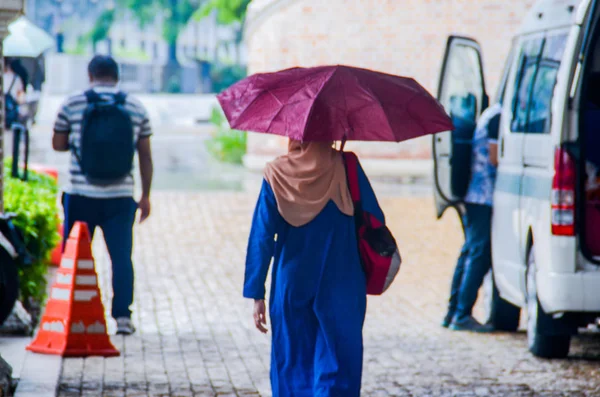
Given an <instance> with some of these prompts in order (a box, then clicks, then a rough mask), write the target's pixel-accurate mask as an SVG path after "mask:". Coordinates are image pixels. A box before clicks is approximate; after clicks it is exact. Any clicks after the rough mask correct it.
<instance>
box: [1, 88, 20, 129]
mask: <svg viewBox="0 0 600 397" xmlns="http://www.w3.org/2000/svg"><path fill="white" fill-rule="evenodd" d="M17 78H18V76H15V77H14V78H13V80H12V82H11V83H10V87H8V91H7V92H6V94H5V95H4V128H6V129H10V128H11V127H12V125H13V124H14V123H16V122H17V121H19V103H18V102H17V100H16V99H15V97H14V96H13V95H12V94H11V93H10V92H11V91H12V88H13V86H14V85H15V82H16V81H17Z"/></svg>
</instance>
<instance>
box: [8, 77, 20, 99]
mask: <svg viewBox="0 0 600 397" xmlns="http://www.w3.org/2000/svg"><path fill="white" fill-rule="evenodd" d="M17 77H19V76H17V74H16V73H15V76H14V77H13V79H12V82H11V83H10V86H9V87H8V91H6V93H7V94H10V95H12V94H11V93H10V92H11V91H12V89H13V87H14V86H15V83H16V82H17Z"/></svg>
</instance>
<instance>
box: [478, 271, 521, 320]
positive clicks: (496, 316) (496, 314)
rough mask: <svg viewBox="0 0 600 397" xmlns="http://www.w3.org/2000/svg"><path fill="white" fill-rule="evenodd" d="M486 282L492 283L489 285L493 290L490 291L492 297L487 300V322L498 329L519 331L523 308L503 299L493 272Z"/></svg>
mask: <svg viewBox="0 0 600 397" xmlns="http://www.w3.org/2000/svg"><path fill="white" fill-rule="evenodd" d="M486 282H489V283H490V284H491V286H490V287H489V289H490V290H491V292H489V294H490V298H489V299H487V302H486V303H487V305H488V307H487V313H488V319H487V324H490V325H492V326H493V327H494V329H495V330H498V331H505V332H515V331H517V330H518V329H519V320H520V319H521V308H520V307H518V306H515V305H513V304H512V303H510V302H508V301H506V300H504V299H502V297H501V296H500V293H499V292H498V288H497V287H496V283H495V281H494V276H493V274H491V275H490V277H489V280H486Z"/></svg>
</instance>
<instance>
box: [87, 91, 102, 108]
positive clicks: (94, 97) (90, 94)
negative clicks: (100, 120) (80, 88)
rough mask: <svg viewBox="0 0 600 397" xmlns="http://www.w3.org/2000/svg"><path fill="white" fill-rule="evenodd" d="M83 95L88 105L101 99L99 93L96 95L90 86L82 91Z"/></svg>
mask: <svg viewBox="0 0 600 397" xmlns="http://www.w3.org/2000/svg"><path fill="white" fill-rule="evenodd" d="M84 95H85V99H86V100H87V103H88V104H90V105H91V104H94V103H96V102H100V101H101V100H102V98H100V95H98V93H97V92H96V91H94V89H92V88H90V89H89V90H87V91H86V92H84Z"/></svg>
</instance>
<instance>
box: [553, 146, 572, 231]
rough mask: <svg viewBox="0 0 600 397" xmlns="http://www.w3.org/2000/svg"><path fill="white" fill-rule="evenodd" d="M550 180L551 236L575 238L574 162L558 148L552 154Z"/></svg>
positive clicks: (564, 151)
mask: <svg viewBox="0 0 600 397" xmlns="http://www.w3.org/2000/svg"><path fill="white" fill-rule="evenodd" d="M554 169H555V174H554V179H553V180H552V198H551V206H552V234H553V235H555V236H575V186H576V177H575V161H573V158H572V157H571V156H570V155H569V153H568V152H567V151H566V150H565V149H563V148H558V149H556V152H555V154H554Z"/></svg>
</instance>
